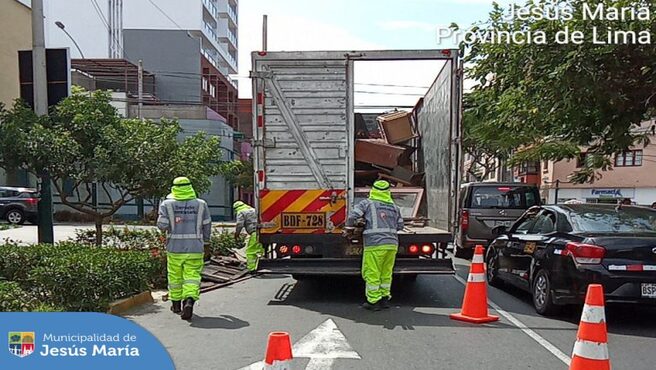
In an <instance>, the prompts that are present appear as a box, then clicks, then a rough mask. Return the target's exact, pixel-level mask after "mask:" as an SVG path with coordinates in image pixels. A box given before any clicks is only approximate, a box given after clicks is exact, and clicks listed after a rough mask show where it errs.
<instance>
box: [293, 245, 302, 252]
mask: <svg viewBox="0 0 656 370" xmlns="http://www.w3.org/2000/svg"><path fill="white" fill-rule="evenodd" d="M302 251H303V248H301V246H300V245H295V246H293V247H292V253H294V254H301V252H302Z"/></svg>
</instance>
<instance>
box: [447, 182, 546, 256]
mask: <svg viewBox="0 0 656 370" xmlns="http://www.w3.org/2000/svg"><path fill="white" fill-rule="evenodd" d="M458 204H459V207H460V210H459V212H458V217H459V220H458V221H459V222H458V224H457V226H456V231H455V238H454V245H455V248H454V249H455V255H456V257H460V258H467V259H469V258H471V257H472V255H473V251H474V247H475V246H476V245H477V244H482V245H488V244H489V243H490V242H491V241H492V240H493V239H494V235H493V234H492V228H494V227H496V226H500V225H503V226H507V227H510V225H512V223H513V222H515V220H517V218H519V217H520V216H521V215H522V214H523V213H524V211H526V210H527V209H528V208H530V207H532V206H536V205H540V193H539V192H538V188H537V187H536V186H534V185H528V184H519V183H499V182H476V183H468V184H464V185H463V186H462V187H461V188H460V201H459V203H458Z"/></svg>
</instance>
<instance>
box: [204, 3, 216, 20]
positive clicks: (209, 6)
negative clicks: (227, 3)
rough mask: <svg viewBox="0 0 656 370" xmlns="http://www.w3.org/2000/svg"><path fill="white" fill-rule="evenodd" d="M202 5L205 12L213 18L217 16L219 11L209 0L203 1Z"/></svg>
mask: <svg viewBox="0 0 656 370" xmlns="http://www.w3.org/2000/svg"><path fill="white" fill-rule="evenodd" d="M203 5H205V8H206V9H207V11H208V12H209V13H210V14H211V15H212V16H213V17H214V18H217V17H218V14H219V9H218V8H217V7H216V5H215V3H214V2H213V1H211V0H203Z"/></svg>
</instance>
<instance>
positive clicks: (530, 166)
mask: <svg viewBox="0 0 656 370" xmlns="http://www.w3.org/2000/svg"><path fill="white" fill-rule="evenodd" d="M539 168H540V162H523V163H522V164H521V165H520V166H519V175H520V176H522V175H537V174H538V169H539Z"/></svg>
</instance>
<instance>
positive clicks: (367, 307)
mask: <svg viewBox="0 0 656 370" xmlns="http://www.w3.org/2000/svg"><path fill="white" fill-rule="evenodd" d="M360 307H362V308H364V309H365V310H369V311H380V307H379V306H378V302H376V303H373V304H371V303H369V302H364V303H363V304H362V306H360Z"/></svg>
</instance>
